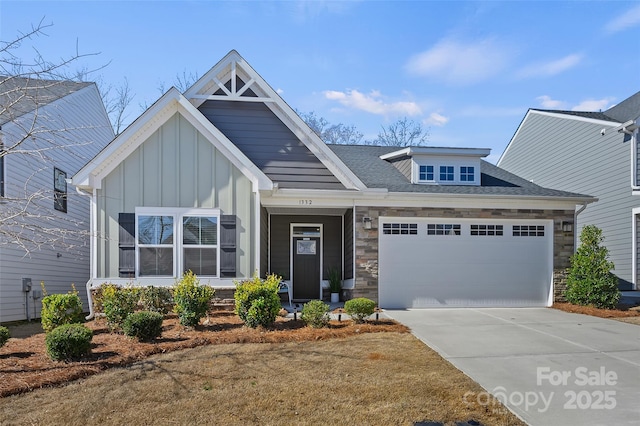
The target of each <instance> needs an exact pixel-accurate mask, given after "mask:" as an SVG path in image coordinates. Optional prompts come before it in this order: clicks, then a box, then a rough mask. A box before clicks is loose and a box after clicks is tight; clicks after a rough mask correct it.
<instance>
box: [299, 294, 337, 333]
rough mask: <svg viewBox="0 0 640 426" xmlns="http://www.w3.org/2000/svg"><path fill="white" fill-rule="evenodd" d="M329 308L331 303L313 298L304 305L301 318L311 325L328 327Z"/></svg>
mask: <svg viewBox="0 0 640 426" xmlns="http://www.w3.org/2000/svg"><path fill="white" fill-rule="evenodd" d="M329 309H330V308H329V305H327V304H326V303H324V302H323V301H322V300H311V301H310V302H307V303H305V304H304V305H303V306H302V312H301V314H300V318H301V319H302V321H304V322H305V324H307V325H308V326H309V327H312V328H322V327H326V326H327V325H329Z"/></svg>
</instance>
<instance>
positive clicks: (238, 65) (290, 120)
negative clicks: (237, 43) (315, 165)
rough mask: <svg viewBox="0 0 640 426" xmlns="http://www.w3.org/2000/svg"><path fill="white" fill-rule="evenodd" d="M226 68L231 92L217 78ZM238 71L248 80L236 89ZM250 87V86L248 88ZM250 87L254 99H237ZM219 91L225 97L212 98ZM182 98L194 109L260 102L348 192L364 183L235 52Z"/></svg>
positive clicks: (215, 96)
mask: <svg viewBox="0 0 640 426" xmlns="http://www.w3.org/2000/svg"><path fill="white" fill-rule="evenodd" d="M227 68H229V69H230V71H229V72H230V76H231V90H228V89H227V88H226V87H225V86H224V82H223V81H220V79H219V78H218V75H219V74H220V73H222V72H223V71H225V70H227ZM239 71H241V72H242V73H244V74H246V75H247V76H248V77H249V79H248V81H247V82H245V86H243V87H242V88H240V90H237V88H236V87H235V86H236V78H235V77H236V75H237V73H238V72H239ZM249 86H251V87H249ZM249 88H251V89H252V90H253V91H254V92H256V94H257V95H258V97H257V98H252V97H243V96H241V95H242V93H244V92H245V91H246V90H247V89H249ZM218 89H222V90H223V92H225V94H227V95H226V96H223V95H213V93H215V92H216V91H217V90H218ZM184 96H185V97H186V98H187V99H188V100H189V101H190V102H191V103H192V104H193V105H194V106H195V107H196V108H197V107H199V106H200V105H202V103H204V101H206V100H208V99H216V100H227V101H241V102H264V103H265V105H266V106H267V107H268V108H269V109H270V110H271V111H272V112H273V113H274V114H275V115H276V116H277V117H278V118H279V119H280V120H281V121H282V122H283V123H284V124H285V126H287V127H288V128H289V130H291V131H292V132H293V133H294V134H295V135H296V137H297V138H298V139H300V141H302V143H303V144H304V145H305V146H306V147H307V148H308V149H309V150H310V151H311V152H312V153H313V154H314V155H315V156H316V157H317V158H318V160H320V161H321V162H322V164H324V165H325V167H326V168H327V169H329V171H330V172H331V173H333V175H334V176H335V177H336V178H337V179H338V180H339V181H340V182H341V183H342V184H343V185H344V186H345V187H346V188H348V189H358V190H363V189H365V188H366V186H365V185H364V183H363V182H362V181H361V180H360V179H359V178H358V177H357V176H356V175H355V173H353V172H352V171H351V169H349V168H348V167H347V166H346V165H345V164H344V163H343V162H342V160H340V158H338V156H337V155H336V154H335V153H334V152H333V151H332V150H331V149H330V148H329V147H328V146H327V145H326V144H325V143H324V142H323V141H322V139H320V137H319V136H318V135H316V134H315V132H314V131H313V130H311V128H310V127H309V126H308V125H307V124H306V123H305V122H304V120H302V119H301V118H300V116H298V114H296V112H295V111H294V110H293V109H292V108H291V107H290V106H289V105H288V104H287V103H286V102H285V101H284V99H282V97H281V96H280V95H279V94H278V93H276V91H275V90H273V88H272V87H271V86H270V85H269V84H268V83H267V82H266V81H265V80H264V79H263V78H262V77H261V76H260V74H258V73H257V72H256V71H255V70H254V69H253V68H252V67H251V65H249V64H248V63H247V62H246V61H245V60H244V58H242V56H240V54H239V53H238V52H236V51H235V50H232V51H230V52H229V53H228V54H227V55H226V56H225V57H224V58H223V59H222V60H221V61H220V62H218V63H217V64H216V65H215V66H214V67H213V68H211V69H210V70H209V71H208V72H207V73H206V74H205V75H204V76H202V78H200V79H199V80H198V81H197V82H195V83H194V84H193V86H191V87H190V88H189V89H188V90H187V91H186V92H185V94H184Z"/></svg>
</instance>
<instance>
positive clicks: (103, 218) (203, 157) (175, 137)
mask: <svg viewBox="0 0 640 426" xmlns="http://www.w3.org/2000/svg"><path fill="white" fill-rule="evenodd" d="M97 195H98V197H97V198H98V209H97V211H98V220H97V222H98V231H99V235H101V236H103V238H100V239H99V241H98V247H97V250H98V259H99V260H98V278H110V277H118V276H119V270H118V265H119V261H118V259H119V248H118V240H119V238H118V234H119V226H118V217H119V215H120V213H134V212H135V209H136V207H179V208H180V207H184V208H218V209H220V211H221V214H222V215H235V216H236V227H237V247H251V245H252V242H253V241H255V238H254V236H253V232H254V231H253V230H254V228H255V227H254V225H253V224H254V223H255V215H256V214H257V212H255V211H254V205H255V194H254V193H253V190H252V183H251V181H250V179H249V178H247V177H246V176H245V175H243V174H242V172H241V171H240V170H239V169H238V168H237V167H235V166H234V165H233V164H232V163H231V162H230V161H229V159H228V158H226V157H225V156H224V155H223V154H222V153H220V151H218V150H217V149H216V148H215V147H214V146H213V145H212V144H211V142H209V141H208V140H207V139H206V138H205V137H204V136H203V135H202V134H200V133H199V132H198V131H197V130H196V129H195V128H194V127H193V126H192V125H191V124H190V123H189V122H188V121H187V120H186V119H185V118H183V117H182V116H181V115H180V114H178V113H177V114H175V115H174V116H173V117H171V118H170V119H169V120H168V121H167V122H166V123H165V124H163V125H162V126H161V127H160V128H159V129H158V130H157V131H155V132H154V133H153V134H152V135H151V136H150V137H149V138H148V139H147V140H145V141H144V142H143V143H142V144H141V145H140V146H139V147H138V148H137V149H136V150H135V151H133V152H132V153H131V154H130V155H129V156H128V157H127V158H126V159H125V160H123V161H122V162H121V163H120V164H119V165H118V166H117V167H116V168H115V169H114V170H113V171H112V172H111V173H109V175H107V176H106V177H105V178H104V180H103V184H102V188H101V189H99V190H97ZM257 255H258V254H257V253H252V252H251V251H250V250H242V249H238V250H237V253H236V256H237V262H236V266H237V270H236V276H237V277H239V278H240V277H250V276H251V275H252V274H253V268H254V265H255V259H254V256H257Z"/></svg>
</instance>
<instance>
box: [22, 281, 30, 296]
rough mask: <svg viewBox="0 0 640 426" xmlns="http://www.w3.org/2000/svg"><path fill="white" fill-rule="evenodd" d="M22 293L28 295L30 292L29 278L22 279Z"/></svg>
mask: <svg viewBox="0 0 640 426" xmlns="http://www.w3.org/2000/svg"><path fill="white" fill-rule="evenodd" d="M22 291H24V292H25V293H28V292H30V291H31V278H23V279H22Z"/></svg>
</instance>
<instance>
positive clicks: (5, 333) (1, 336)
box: [0, 325, 11, 348]
mask: <svg viewBox="0 0 640 426" xmlns="http://www.w3.org/2000/svg"><path fill="white" fill-rule="evenodd" d="M9 337H11V335H10V334H9V329H8V328H7V327H3V326H1V325H0V348H1V347H3V346H4V344H5V343H7V340H9Z"/></svg>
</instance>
